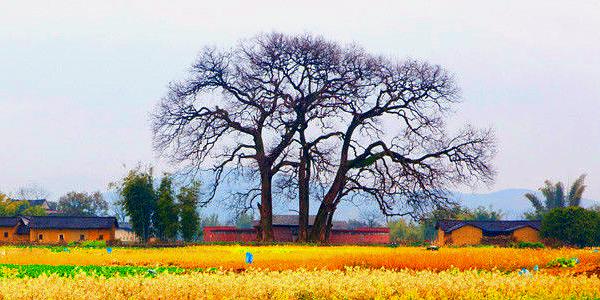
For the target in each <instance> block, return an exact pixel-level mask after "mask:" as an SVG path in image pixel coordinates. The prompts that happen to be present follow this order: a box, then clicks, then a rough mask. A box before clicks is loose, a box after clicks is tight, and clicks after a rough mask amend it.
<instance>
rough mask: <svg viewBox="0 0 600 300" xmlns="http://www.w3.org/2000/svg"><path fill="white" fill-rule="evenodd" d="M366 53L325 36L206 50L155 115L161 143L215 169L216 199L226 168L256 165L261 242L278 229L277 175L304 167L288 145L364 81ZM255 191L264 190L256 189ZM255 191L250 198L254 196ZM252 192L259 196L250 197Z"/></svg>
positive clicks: (177, 156) (273, 38) (273, 37)
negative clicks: (275, 224) (274, 220)
mask: <svg viewBox="0 0 600 300" xmlns="http://www.w3.org/2000/svg"><path fill="white" fill-rule="evenodd" d="M359 54H360V53H359V52H352V51H344V50H343V49H342V48H341V47H339V46H338V45H336V44H335V43H330V42H327V41H325V40H323V39H321V38H316V37H312V36H310V35H304V36H286V35H282V34H277V33H273V34H267V35H261V36H258V37H256V38H254V39H251V40H248V41H243V42H242V43H241V44H239V45H238V46H237V47H236V48H234V49H232V50H229V51H219V50H216V49H212V48H208V49H205V50H204V51H202V52H201V53H200V55H199V57H198V59H197V61H196V63H194V64H193V66H192V68H191V71H190V77H189V78H188V79H186V80H184V81H181V82H176V83H172V84H171V85H170V91H169V93H168V95H167V96H166V97H164V98H163V99H162V100H161V101H160V103H159V105H158V108H157V111H156V112H155V114H154V118H153V129H154V140H155V146H156V148H157V149H158V150H159V151H161V152H162V153H164V154H165V155H167V156H169V157H170V158H171V159H172V160H173V161H175V162H187V163H191V164H192V166H193V167H195V168H196V169H200V168H203V167H206V166H207V165H209V164H210V165H211V167H212V170H213V171H214V173H215V178H214V182H213V185H212V187H213V189H212V195H211V197H208V198H207V200H206V201H210V199H212V197H214V195H215V190H216V189H217V187H218V185H219V183H220V181H221V180H223V176H224V175H223V174H224V172H228V171H229V170H233V169H234V170H240V169H250V170H255V171H256V173H257V174H258V179H259V180H258V181H259V183H260V184H259V186H258V187H256V188H253V189H251V190H250V191H248V192H247V194H246V196H247V197H246V199H249V201H253V200H254V199H255V198H257V197H255V196H258V197H259V198H260V203H259V205H258V207H259V211H260V229H261V230H260V239H261V240H263V241H270V240H272V239H273V232H272V207H273V206H272V202H273V200H272V198H273V197H272V189H273V177H274V176H275V174H277V173H278V172H280V171H281V170H282V169H284V168H294V167H298V160H297V159H291V160H290V159H288V158H292V157H294V156H296V155H292V154H290V153H291V150H292V149H291V148H290V144H291V143H293V142H294V137H295V136H296V135H297V133H298V131H299V129H300V132H302V131H303V129H302V128H303V127H304V126H305V124H306V122H308V120H311V119H319V118H324V117H325V116H326V115H327V114H329V113H331V111H332V110H334V109H335V105H337V103H339V102H341V101H343V100H342V99H341V96H343V95H344V94H351V93H353V90H354V89H356V86H358V85H360V81H361V80H362V78H361V76H360V71H361V70H362V67H361V66H359V65H354V63H362V62H364V61H365V60H359V59H357V57H358V56H360V55H359ZM254 191H259V193H256V194H253V192H254ZM248 195H251V196H248ZM252 195H253V196H252Z"/></svg>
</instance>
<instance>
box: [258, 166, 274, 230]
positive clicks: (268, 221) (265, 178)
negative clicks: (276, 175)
mask: <svg viewBox="0 0 600 300" xmlns="http://www.w3.org/2000/svg"><path fill="white" fill-rule="evenodd" d="M272 180H273V176H272V175H271V174H270V172H265V171H261V191H260V194H261V195H260V230H259V235H260V236H259V240H260V241H262V242H272V241H273V195H272V192H271V187H272Z"/></svg>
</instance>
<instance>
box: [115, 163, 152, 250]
mask: <svg viewBox="0 0 600 300" xmlns="http://www.w3.org/2000/svg"><path fill="white" fill-rule="evenodd" d="M117 190H118V191H119V193H120V194H121V196H122V198H123V203H122V204H123V208H124V209H125V212H126V214H127V216H129V222H130V223H131V227H132V229H133V231H134V232H135V233H136V234H137V235H138V236H139V237H140V238H141V239H142V241H144V242H145V241H147V240H148V238H150V236H151V233H152V218H153V215H154V213H155V211H156V194H155V192H154V187H153V176H152V168H148V170H143V169H142V168H141V167H138V168H136V169H133V170H131V171H129V173H128V174H127V176H125V178H123V180H122V183H121V184H120V185H118V186H117Z"/></svg>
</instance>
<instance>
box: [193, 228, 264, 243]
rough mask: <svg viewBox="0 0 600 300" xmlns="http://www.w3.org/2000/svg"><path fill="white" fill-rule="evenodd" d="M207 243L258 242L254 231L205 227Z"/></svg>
mask: <svg viewBox="0 0 600 300" xmlns="http://www.w3.org/2000/svg"><path fill="white" fill-rule="evenodd" d="M204 241H205V242H253V241H256V231H255V230H254V229H239V228H235V227H233V226H211V227H204Z"/></svg>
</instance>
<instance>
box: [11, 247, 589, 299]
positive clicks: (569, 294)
mask: <svg viewBox="0 0 600 300" xmlns="http://www.w3.org/2000/svg"><path fill="white" fill-rule="evenodd" d="M109 252H110V253H109ZM247 252H250V253H252V254H253V256H254V262H253V263H252V264H247V263H245V257H246V253H247ZM557 258H569V259H571V258H577V261H579V263H578V264H577V265H576V266H575V267H572V268H571V267H550V266H548V263H549V262H550V261H553V260H555V259H557ZM0 264H3V265H4V266H3V267H2V268H0V273H2V274H1V276H0V299H330V298H333V299H440V298H441V299H456V298H460V299H484V298H485V299H565V298H569V299H600V278H599V277H598V274H600V253H598V252H597V251H594V250H593V249H568V248H565V249H537V250H536V249H511V248H442V249H440V250H439V251H427V250H426V249H424V248H416V247H414V248H411V247H400V248H388V247H359V246H334V247H311V246H291V245H286V246H260V247H251V246H233V245H231V246H193V247H182V248H161V249H158V248H138V249H136V248H114V249H112V251H107V249H84V248H61V247H12V246H4V247H0ZM10 264H16V265H34V264H35V265H42V266H28V267H27V268H31V270H30V271H31V272H30V273H28V272H29V271H27V269H24V270H20V271H19V270H18V269H16V268H15V267H14V266H12V265H10ZM44 265H81V266H83V265H89V266H143V268H137V270H140V269H141V270H142V272H141V273H136V274H133V273H131V274H129V275H117V274H113V275H110V276H100V275H99V274H97V273H88V275H86V274H84V273H81V272H82V268H74V271H68V272H67V273H63V274H62V275H61V274H60V273H49V272H46V271H43V272H42V273H38V275H29V274H34V273H35V270H46V269H48V270H50V269H52V268H49V267H48V266H44ZM157 266H163V267H166V266H177V267H181V268H188V269H189V270H184V271H183V272H179V273H163V272H160V273H158V272H157V271H156V270H159V269H155V268H154V267H157ZM534 266H537V267H534ZM17 268H22V267H21V266H17ZM107 268H123V267H107ZM124 268H129V267H124ZM196 268H200V269H201V270H196ZM521 268H527V269H528V270H527V271H520V272H519V270H520V269H521ZM54 269H55V270H57V272H58V271H60V270H64V269H65V267H56V268H54ZM175 269H177V268H175ZM69 270H73V268H71V269H69ZM179 270H181V269H179ZM23 274H25V275H23ZM40 274H41V275H40ZM29 276H31V277H29Z"/></svg>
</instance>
